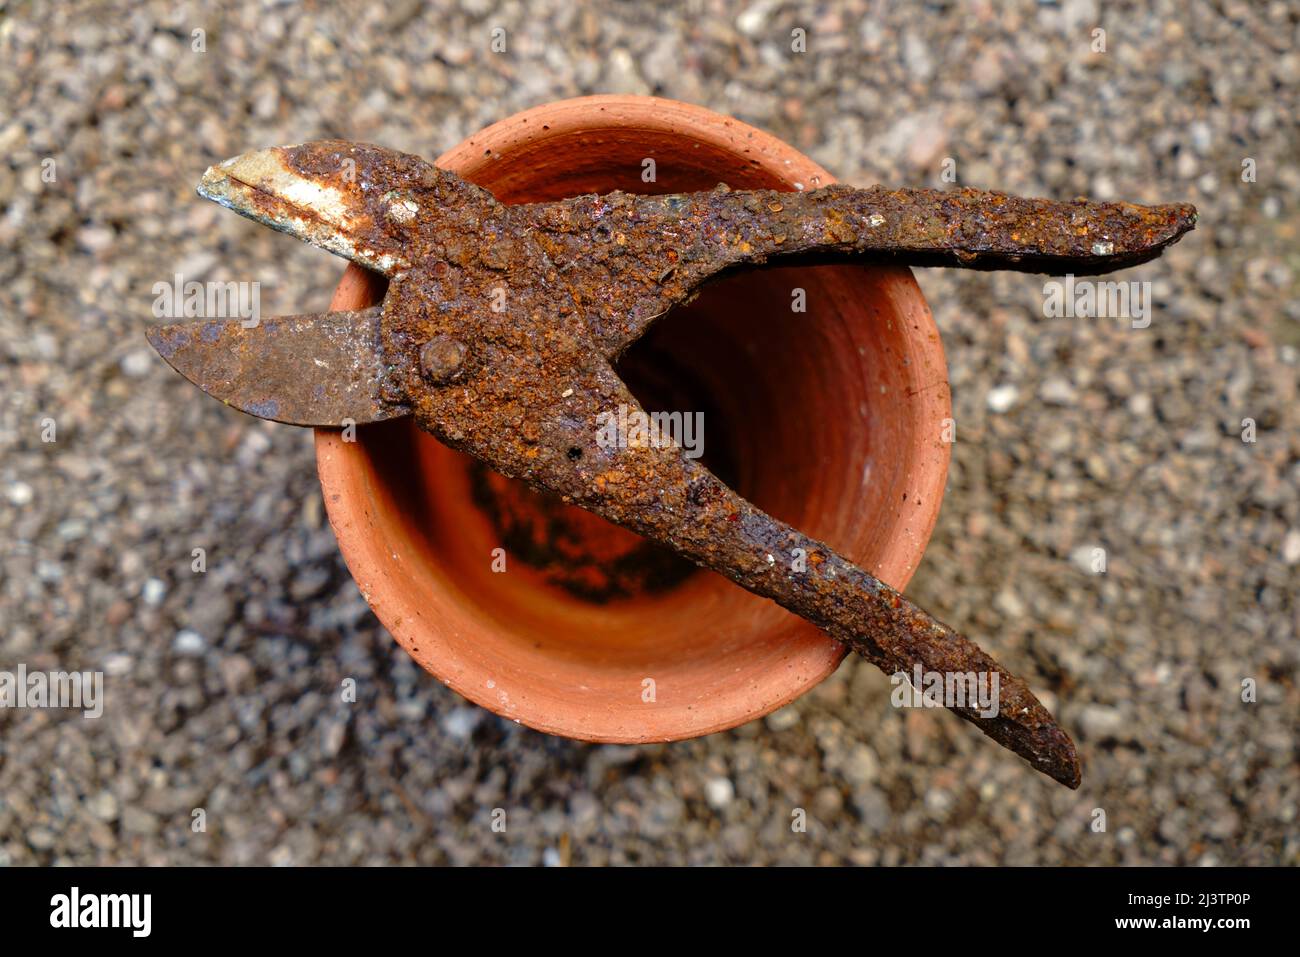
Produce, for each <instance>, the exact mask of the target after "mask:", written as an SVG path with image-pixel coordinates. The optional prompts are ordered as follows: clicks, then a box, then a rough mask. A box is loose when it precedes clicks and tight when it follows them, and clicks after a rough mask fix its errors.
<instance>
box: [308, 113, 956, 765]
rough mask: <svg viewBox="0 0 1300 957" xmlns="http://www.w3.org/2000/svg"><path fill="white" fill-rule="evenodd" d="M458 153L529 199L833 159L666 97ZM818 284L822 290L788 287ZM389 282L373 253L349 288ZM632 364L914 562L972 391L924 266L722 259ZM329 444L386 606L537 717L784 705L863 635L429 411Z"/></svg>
mask: <svg viewBox="0 0 1300 957" xmlns="http://www.w3.org/2000/svg"><path fill="white" fill-rule="evenodd" d="M646 159H653V160H654V167H655V180H654V182H651V183H647V182H644V181H643V178H642V174H643V171H644V170H645V169H646V168H647V167H646V165H645V164H644V162H643V161H644V160H646ZM437 162H438V165H440V166H442V167H445V168H447V169H451V170H454V171H455V172H457V173H459V174H460V175H461V176H463V177H465V178H467V179H469V180H471V181H473V182H475V183H478V184H479V185H481V186H484V187H486V188H487V189H489V190H491V191H492V192H493V193H494V194H495V195H496V196H497V197H498V198H499V199H501V200H502V201H504V202H509V203H517V202H534V201H541V200H551V199H559V198H562V197H566V196H572V195H576V194H579V193H586V192H607V191H610V190H615V189H622V190H627V191H638V192H660V193H669V192H684V191H691V190H701V189H711V188H712V187H714V186H715V185H716V184H717V183H719V182H726V183H727V184H728V185H730V186H731V187H732V188H733V189H741V188H782V189H800V188H804V189H812V188H815V187H818V186H824V185H826V184H828V183H831V182H833V179H832V177H831V176H830V175H829V174H827V172H826V171H825V170H823V169H821V168H820V167H819V166H817V164H815V163H814V162H812V161H811V160H809V159H808V158H807V157H805V156H802V155H801V154H799V153H798V152H796V151H795V150H794V149H792V148H790V147H789V146H787V145H785V144H784V143H781V142H780V141H778V140H776V139H774V138H772V137H771V136H769V135H767V134H765V133H762V132H760V131H759V130H756V129H754V128H752V127H749V126H746V125H745V124H743V123H740V122H737V121H736V120H733V119H730V118H728V117H725V116H721V115H719V114H717V113H713V112H710V111H709V110H705V109H701V108H699V107H695V106H689V105H687V104H685V103H678V102H675V101H672V100H663V99H658V98H651V97H631V96H599V97H586V98H582V99H574V100H565V101H563V102H559V103H551V104H548V105H546V106H541V107H537V108H535V109H531V110H527V111H525V112H523V113H520V114H518V115H516V116H513V117H511V118H509V119H507V120H503V121H501V122H500V123H497V124H495V125H493V126H490V127H488V128H487V129H485V130H484V131H482V132H481V133H478V134H476V135H475V136H473V137H471V138H470V139H468V140H467V141H465V142H464V143H462V144H461V145H459V146H457V147H456V148H454V149H452V150H450V151H449V152H447V153H445V154H443V155H442V156H441V157H439V159H438V161H437ZM796 288H801V289H803V290H805V295H806V302H807V311H806V312H795V311H793V310H792V301H793V290H794V289H796ZM382 294H383V289H382V287H380V286H378V285H376V283H375V281H374V280H372V278H371V277H370V276H368V275H367V274H366V273H364V272H363V271H361V270H360V269H358V268H357V267H355V266H352V267H349V270H348V272H347V273H346V274H345V276H344V277H343V280H342V282H341V283H340V284H339V287H338V289H337V291H336V293H335V296H334V302H333V308H335V309H355V308H360V307H363V306H365V305H368V304H371V303H373V302H376V301H378V299H379V298H380V297H381V296H382ZM619 368H620V372H621V374H623V376H624V378H625V379H626V380H627V381H628V383H629V384H630V385H631V386H632V388H633V391H634V392H636V393H637V395H638V398H640V399H641V401H642V403H643V404H644V405H645V407H646V408H648V409H684V410H701V411H704V412H705V413H706V414H705V453H706V454H705V461H706V463H708V464H709V465H710V466H711V467H712V468H714V469H715V470H716V471H718V472H719V473H720V474H721V475H722V476H723V478H725V479H726V480H727V481H729V482H730V483H731V484H732V485H733V486H734V487H736V488H737V489H738V490H739V491H740V492H741V494H743V495H745V496H746V497H748V498H749V499H750V500H751V501H753V502H754V503H756V504H757V505H758V506H759V507H761V508H763V509H765V510H766V511H768V512H770V513H772V514H774V515H775V516H777V517H779V518H781V519H784V520H785V521H788V522H791V523H793V524H794V525H795V526H796V527H798V528H800V529H802V530H803V531H805V532H808V533H809V534H811V535H813V536H815V537H817V538H820V539H822V540H824V541H826V542H827V543H829V544H830V545H832V546H833V547H835V548H837V549H839V550H840V551H841V552H842V553H843V554H845V555H846V556H848V557H849V558H852V559H854V560H856V561H857V562H858V563H859V564H861V565H862V566H863V567H864V568H866V569H868V570H870V571H871V572H873V573H874V574H875V575H877V576H878V577H880V578H882V579H884V580H885V581H886V582H888V583H889V584H891V585H893V586H894V587H895V588H900V589H901V588H903V587H904V586H905V585H906V584H907V582H908V579H909V578H910V577H911V575H912V572H913V571H914V570H915V569H916V566H917V564H918V563H919V562H920V560H921V555H922V552H923V551H924V549H925V545H926V542H927V541H928V539H929V536H930V532H931V530H932V529H933V527H934V522H935V518H936V516H937V513H938V510H939V503H940V500H941V498H942V496H943V489H944V482H945V479H946V476H947V470H948V446H947V445H946V444H944V443H943V442H942V440H941V434H942V420H943V419H945V418H946V417H947V416H949V414H950V411H949V409H950V407H949V393H948V383H947V378H948V377H947V369H946V367H945V365H944V357H943V349H942V346H941V345H940V342H939V333H938V330H937V329H936V328H935V325H934V321H933V319H932V317H931V315H930V311H929V309H928V308H927V306H926V303H925V299H924V298H923V297H922V295H921V291H920V289H919V288H918V287H917V285H916V282H915V280H914V279H913V278H912V274H911V272H910V271H909V270H907V269H905V268H893V267H889V268H879V267H870V268H868V267H860V266H835V267H816V268H813V267H804V268H790V267H783V268H774V269H768V270H764V271H760V272H755V273H750V274H747V275H743V276H736V277H731V278H728V279H725V280H723V281H722V282H720V283H719V284H717V285H714V286H711V287H709V288H708V289H706V291H705V293H704V294H703V295H702V296H701V297H700V298H699V299H698V300H697V301H696V302H695V303H693V304H692V305H691V306H689V307H687V308H685V309H681V310H678V311H676V312H674V313H673V314H671V315H668V316H665V317H664V318H663V319H662V320H661V321H660V322H659V324H658V325H657V327H656V328H654V329H653V330H652V331H651V333H650V334H649V335H648V336H647V337H646V338H645V339H644V340H642V341H641V342H639V343H638V344H637V345H636V346H635V347H634V348H633V349H632V350H631V352H630V353H629V355H628V356H627V357H626V358H625V359H624V360H623V362H622V363H621V364H620V367H619ZM316 450H317V461H318V465H319V470H320V480H321V485H322V488H323V490H324V498H325V506H326V508H327V510H328V512H329V517H330V522H331V523H332V525H333V527H334V531H335V533H336V535H337V536H338V542H339V546H340V548H341V549H342V551H343V555H344V558H345V559H346V561H347V563H348V567H349V568H350V569H351V571H352V574H353V576H354V577H355V578H356V580H357V582H358V584H359V585H360V588H361V592H362V594H363V595H364V596H365V599H366V601H367V602H369V603H370V606H371V608H373V609H374V612H375V614H376V615H377V616H378V617H379V620H380V621H381V622H383V624H384V625H385V626H386V627H387V628H388V630H389V631H391V632H392V634H393V636H394V637H395V638H396V639H397V640H398V642H399V643H400V644H401V645H402V647H404V648H405V649H406V650H407V651H408V652H409V653H410V654H411V656H412V657H414V658H415V660H416V661H417V662H419V663H420V665H421V666H422V667H424V668H425V669H427V670H428V671H429V672H430V673H432V674H433V675H435V676H437V677H438V678H439V679H440V680H441V681H442V682H443V683H445V684H447V685H449V686H450V687H451V688H453V689H455V690H456V691H458V692H459V693H460V694H462V695H464V696H465V697H467V698H469V699H470V700H472V701H475V702H477V703H478V704H480V705H482V706H483V707H485V708H489V709H491V710H492V711H495V712H496V713H497V714H500V715H502V716H504V717H507V718H510V719H513V720H515V721H519V722H522V723H523V724H525V725H528V726H529V727H532V728H536V729H538V730H541V731H546V732H550V733H552V734H561V735H566V736H568V737H572V738H580V739H583V740H591V741H609V742H644V741H671V740H677V739H681V738H690V737H694V736H697V735H702V734H707V733H709V732H713V731H719V730H722V729H725V728H730V727H734V726H736V725H739V724H741V723H743V722H746V721H750V720H752V719H754V718H758V717H761V716H763V715H765V714H767V713H768V712H770V711H773V710H774V709H776V708H779V707H780V706H782V705H784V704H786V703H787V702H789V701H791V700H793V699H794V698H796V697H798V696H799V695H801V694H803V693H804V692H805V691H807V690H808V689H809V688H811V687H813V686H814V685H815V684H817V682H819V681H821V680H822V679H823V678H825V677H826V676H827V675H828V674H830V673H831V672H832V671H833V670H834V669H835V667H836V665H838V664H839V662H840V661H841V660H842V658H843V657H844V654H845V648H844V646H843V645H841V644H839V643H837V642H835V641H833V640H832V639H830V638H829V637H827V636H826V635H825V634H823V633H822V632H821V631H819V630H818V629H817V628H815V627H814V626H812V625H810V624H808V623H807V622H805V621H803V620H801V619H799V618H797V617H795V616H794V615H791V614H790V613H788V612H786V611H784V610H783V609H781V608H779V607H778V606H776V605H775V604H773V603H771V602H770V601H767V600H765V599H762V598H758V597H755V596H754V595H751V594H749V593H748V592H745V591H743V590H741V589H740V588H738V587H736V586H735V585H733V584H732V583H731V582H729V581H727V580H726V579H724V578H722V577H721V576H719V575H716V574H714V573H712V572H705V571H700V570H698V569H694V568H693V567H689V566H683V565H682V563H681V562H680V560H679V559H676V557H675V556H667V555H665V554H664V553H662V552H660V551H658V550H657V549H654V548H652V547H650V546H648V545H647V544H646V543H645V542H644V541H643V540H642V539H640V538H638V537H636V536H634V535H632V534H631V533H628V532H625V531H624V530H622V529H619V528H615V527H614V526H611V525H608V524H606V523H605V522H604V521H602V520H600V519H597V518H594V517H593V516H591V515H589V514H588V513H586V512H582V511H580V510H578V509H575V508H571V507H568V506H562V505H559V504H558V503H552V502H549V501H547V500H546V499H544V498H542V497H541V496H537V495H535V494H534V493H532V492H530V491H529V490H527V489H526V488H525V487H524V486H522V485H520V484H518V483H515V482H511V481H508V480H505V479H503V478H501V477H500V476H496V475H495V474H494V473H490V472H488V471H487V470H486V469H483V468H482V467H480V466H477V465H476V464H475V463H473V462H472V461H471V460H469V459H468V458H466V457H465V456H463V455H460V454H458V453H455V452H452V451H450V450H449V449H447V448H445V447H444V446H442V445H441V444H439V443H438V442H437V441H436V440H434V439H433V438H431V437H430V436H427V435H425V434H423V433H421V432H420V431H418V430H417V429H416V428H415V427H414V426H413V425H412V424H411V423H410V421H409V420H398V421H395V422H390V423H384V424H381V425H374V426H369V427H364V428H361V429H359V430H358V431H357V434H356V441H355V442H345V441H343V439H342V438H341V434H340V433H338V432H334V431H319V432H317V435H316ZM495 549H503V550H504V551H503V552H494V550H495ZM501 556H504V562H505V565H504V567H505V571H504V572H501V571H499V570H494V565H495V567H496V568H497V569H500V568H501V560H502V558H501ZM647 679H649V680H647ZM650 682H653V684H651V683H650ZM651 699H652V700H651Z"/></svg>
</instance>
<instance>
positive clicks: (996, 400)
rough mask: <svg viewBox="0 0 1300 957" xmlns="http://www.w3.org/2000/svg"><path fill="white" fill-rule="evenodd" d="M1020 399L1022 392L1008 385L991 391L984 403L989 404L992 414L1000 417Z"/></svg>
mask: <svg viewBox="0 0 1300 957" xmlns="http://www.w3.org/2000/svg"><path fill="white" fill-rule="evenodd" d="M1019 397H1020V390H1019V389H1017V388H1016V387H1015V386H1013V385H1011V384H1010V383H1008V384H1007V385H1000V386H996V387H995V388H992V389H989V394H988V395H987V396H986V397H985V400H984V401H985V402H987V403H988V407H989V411H990V412H997V413H998V414H999V415H1000V414H1001V413H1003V412H1006V411H1007V410H1008V409H1010V408H1011V407H1012V406H1013V405H1015V404H1016V399H1017V398H1019Z"/></svg>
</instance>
